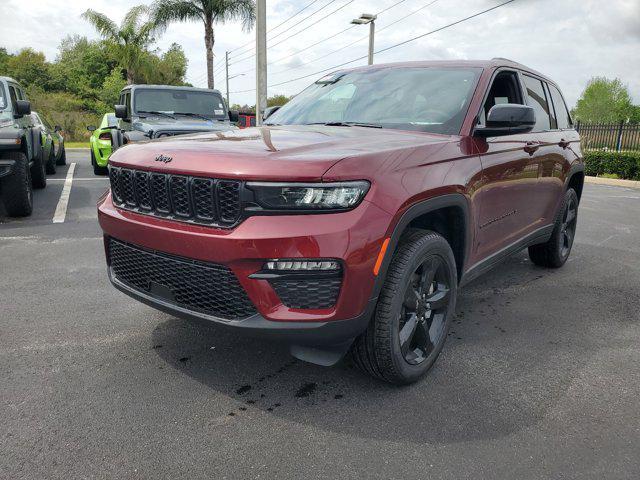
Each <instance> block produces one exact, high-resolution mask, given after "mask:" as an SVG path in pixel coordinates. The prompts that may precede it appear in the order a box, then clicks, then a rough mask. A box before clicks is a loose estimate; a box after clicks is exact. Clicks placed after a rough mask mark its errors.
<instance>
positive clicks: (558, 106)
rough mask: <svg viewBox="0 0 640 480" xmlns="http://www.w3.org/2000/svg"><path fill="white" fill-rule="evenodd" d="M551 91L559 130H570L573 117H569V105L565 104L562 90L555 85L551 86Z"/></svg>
mask: <svg viewBox="0 0 640 480" xmlns="http://www.w3.org/2000/svg"><path fill="white" fill-rule="evenodd" d="M549 91H550V92H551V100H553V106H554V108H555V110H556V118H557V120H558V128H560V129H564V128H570V127H571V117H570V116H569V109H568V108H567V104H566V103H564V98H562V94H561V93H560V90H558V89H557V88H556V87H554V86H553V85H549Z"/></svg>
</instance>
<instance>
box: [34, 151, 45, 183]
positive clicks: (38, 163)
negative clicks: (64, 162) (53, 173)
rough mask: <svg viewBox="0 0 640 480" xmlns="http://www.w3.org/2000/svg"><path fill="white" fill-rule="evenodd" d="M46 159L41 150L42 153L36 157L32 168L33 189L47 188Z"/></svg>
mask: <svg viewBox="0 0 640 480" xmlns="http://www.w3.org/2000/svg"><path fill="white" fill-rule="evenodd" d="M46 163H47V162H46V160H45V158H44V150H43V149H42V148H40V152H39V153H38V155H36V158H35V159H34V160H33V165H32V166H31V183H32V184H33V188H44V187H46V186H47V165H46Z"/></svg>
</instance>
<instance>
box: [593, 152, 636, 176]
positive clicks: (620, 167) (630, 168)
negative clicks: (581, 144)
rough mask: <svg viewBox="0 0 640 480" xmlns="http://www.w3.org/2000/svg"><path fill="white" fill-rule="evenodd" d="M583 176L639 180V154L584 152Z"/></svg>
mask: <svg viewBox="0 0 640 480" xmlns="http://www.w3.org/2000/svg"><path fill="white" fill-rule="evenodd" d="M584 162H585V174H586V175H590V176H603V175H609V178H611V175H617V176H618V178H624V179H627V180H640V152H597V151H592V152H586V153H585V154H584Z"/></svg>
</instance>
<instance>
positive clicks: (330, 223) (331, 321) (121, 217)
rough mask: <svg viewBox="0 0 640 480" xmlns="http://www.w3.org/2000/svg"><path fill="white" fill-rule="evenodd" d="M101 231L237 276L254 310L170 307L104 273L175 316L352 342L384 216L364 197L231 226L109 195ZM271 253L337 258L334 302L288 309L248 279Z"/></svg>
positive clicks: (366, 304)
mask: <svg viewBox="0 0 640 480" xmlns="http://www.w3.org/2000/svg"><path fill="white" fill-rule="evenodd" d="M98 218H99V221H100V225H101V227H102V229H103V231H104V233H105V236H107V237H112V238H114V239H116V240H119V241H121V242H127V243H129V244H131V245H136V246H139V247H142V248H146V249H150V250H154V251H157V252H162V253H166V254H169V255H175V256H180V257H186V258H189V259H193V260H199V261H203V262H211V263H216V264H220V265H223V266H225V267H228V268H229V269H230V270H231V271H232V272H233V273H234V274H235V276H236V277H237V279H238V281H239V283H240V284H241V286H242V288H243V290H244V291H245V292H246V293H247V295H248V297H249V299H250V301H251V303H252V304H253V305H254V306H255V307H256V311H257V315H254V316H251V317H249V318H244V319H242V320H224V319H219V318H215V317H211V316H207V315H203V314H201V313H197V312H194V311H190V310H186V309H183V308H181V307H177V306H176V305H175V304H170V303H167V302H164V301H163V300H161V299H158V298H154V297H153V296H150V295H147V294H146V293H145V292H141V291H137V290H134V289H132V288H130V287H129V286H127V285H125V284H124V283H122V282H119V281H118V279H117V278H114V276H113V275H111V271H110V277H111V280H112V282H113V283H114V285H115V286H116V287H117V288H118V289H120V290H122V291H123V292H125V293H127V294H128V295H130V296H132V297H134V298H136V299H138V300H140V301H142V302H144V303H147V304H149V305H151V306H153V307H156V308H158V309H160V310H164V311H167V312H169V313H172V314H174V315H177V316H182V317H188V318H198V319H202V320H208V321H213V322H215V323H220V324H224V325H226V326H229V327H237V328H238V329H240V330H244V331H249V332H254V333H258V334H260V335H270V336H276V337H278V338H281V339H284V340H287V341H295V343H298V344H307V345H319V344H326V343H327V342H328V343H331V344H335V343H340V342H342V341H345V340H348V339H352V338H354V337H355V336H357V335H358V334H359V333H361V332H362V331H363V330H364V328H366V324H367V320H368V318H369V317H368V315H369V314H370V312H371V304H375V299H373V298H372V292H373V286H374V283H375V279H376V277H375V276H374V275H373V267H374V264H375V261H376V257H377V255H378V252H379V249H380V245H381V243H382V240H383V238H384V236H385V234H386V229H387V228H388V226H389V224H390V222H391V218H390V216H389V214H387V213H386V212H384V211H383V210H381V209H380V208H378V207H377V206H375V205H373V204H371V203H368V202H366V201H364V202H363V203H362V204H361V205H360V206H358V208H356V209H354V210H352V211H349V212H343V213H336V214H320V215H282V216H254V217H249V218H248V219H246V220H244V222H242V223H241V224H240V225H238V226H237V227H235V228H234V229H220V228H212V227H205V226H199V225H193V224H187V223H182V222H175V221H171V220H166V219H162V218H157V217H151V216H147V215H140V214H137V213H134V212H130V211H126V210H121V209H118V208H117V207H115V206H114V204H113V203H112V201H111V196H110V194H108V195H106V196H105V197H104V198H103V199H102V200H101V201H100V202H99V204H98ZM275 258H287V259H295V258H337V259H340V260H341V261H342V264H343V281H342V285H341V288H340V294H339V296H338V299H337V302H336V304H335V306H333V307H331V308H322V309H299V308H289V307H287V306H285V305H284V304H283V302H282V301H281V300H280V298H279V297H278V295H277V293H276V292H275V290H274V289H273V288H272V286H271V284H270V283H269V281H268V280H265V279H261V278H251V276H252V275H253V274H255V273H257V272H259V271H260V270H261V269H262V267H263V265H264V263H265V261H266V260H268V259H275Z"/></svg>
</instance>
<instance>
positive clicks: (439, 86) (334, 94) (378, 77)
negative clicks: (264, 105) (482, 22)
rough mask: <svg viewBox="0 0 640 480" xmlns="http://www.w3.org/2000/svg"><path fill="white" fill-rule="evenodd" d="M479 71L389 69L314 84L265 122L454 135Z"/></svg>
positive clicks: (332, 78) (354, 73)
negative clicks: (378, 128)
mask: <svg viewBox="0 0 640 480" xmlns="http://www.w3.org/2000/svg"><path fill="white" fill-rule="evenodd" d="M480 72H481V69H479V68H440V67H392V68H382V69H375V70H363V71H356V72H348V73H340V72H338V73H335V74H332V75H329V76H327V77H324V78H322V79H321V80H318V81H317V82H316V83H314V84H313V85H311V86H310V87H308V88H307V89H306V90H304V91H303V92H302V93H300V94H299V95H297V96H296V97H294V98H293V99H292V100H291V101H290V102H289V103H287V104H286V105H284V106H283V107H282V108H281V109H280V110H278V111H277V112H275V113H274V114H273V115H272V116H270V117H269V119H268V120H267V121H266V122H265V123H266V124H268V125H274V124H279V125H301V124H302V125H304V124H307V125H308V124H318V123H322V124H324V123H347V124H351V123H355V124H358V123H360V124H366V125H367V126H374V125H375V126H381V127H384V128H395V129H400V130H418V131H423V132H433V133H443V134H449V135H455V134H458V133H459V132H460V128H461V127H462V122H463V120H464V117H465V115H466V112H467V107H468V106H469V102H470V101H471V96H472V95H473V91H474V89H475V86H476V82H477V79H478V76H479V75H480Z"/></svg>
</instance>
